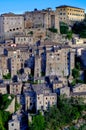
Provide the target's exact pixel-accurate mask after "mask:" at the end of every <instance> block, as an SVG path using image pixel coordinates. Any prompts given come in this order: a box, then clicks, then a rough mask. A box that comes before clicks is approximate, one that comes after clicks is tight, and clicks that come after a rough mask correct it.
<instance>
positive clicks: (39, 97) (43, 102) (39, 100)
mask: <svg viewBox="0 0 86 130" xmlns="http://www.w3.org/2000/svg"><path fill="white" fill-rule="evenodd" d="M56 104H57V95H56V93H42V92H37V93H36V109H37V110H47V109H49V107H51V106H53V105H56Z"/></svg>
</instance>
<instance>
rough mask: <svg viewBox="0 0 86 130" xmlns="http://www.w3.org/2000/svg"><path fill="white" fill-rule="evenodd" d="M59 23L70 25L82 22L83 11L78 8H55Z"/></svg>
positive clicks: (63, 6)
mask: <svg viewBox="0 0 86 130" xmlns="http://www.w3.org/2000/svg"><path fill="white" fill-rule="evenodd" d="M56 12H57V13H58V17H59V21H61V22H65V23H68V24H69V23H70V22H71V21H72V22H75V21H82V20H84V19H85V10H84V9H82V8H78V7H73V6H67V5H62V6H58V7H56Z"/></svg>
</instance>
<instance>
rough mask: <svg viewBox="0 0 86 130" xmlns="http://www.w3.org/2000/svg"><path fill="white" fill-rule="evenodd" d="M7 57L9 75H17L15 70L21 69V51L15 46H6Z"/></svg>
mask: <svg viewBox="0 0 86 130" xmlns="http://www.w3.org/2000/svg"><path fill="white" fill-rule="evenodd" d="M8 57H9V60H8V62H9V71H10V73H11V77H13V76H14V75H17V72H18V71H19V70H20V69H21V52H20V50H19V49H16V48H14V47H13V48H12V47H11V48H8Z"/></svg>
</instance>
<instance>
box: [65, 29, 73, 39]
mask: <svg viewBox="0 0 86 130" xmlns="http://www.w3.org/2000/svg"><path fill="white" fill-rule="evenodd" d="M66 38H67V39H69V40H70V39H72V31H68V32H67V36H66Z"/></svg>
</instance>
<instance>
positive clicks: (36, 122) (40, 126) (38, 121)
mask: <svg viewBox="0 0 86 130" xmlns="http://www.w3.org/2000/svg"><path fill="white" fill-rule="evenodd" d="M30 130H45V120H44V116H42V115H41V113H40V114H39V115H36V116H34V117H33V121H32V124H31V125H30Z"/></svg>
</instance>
